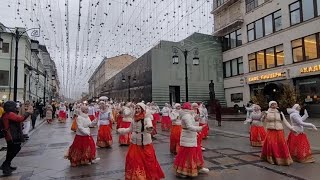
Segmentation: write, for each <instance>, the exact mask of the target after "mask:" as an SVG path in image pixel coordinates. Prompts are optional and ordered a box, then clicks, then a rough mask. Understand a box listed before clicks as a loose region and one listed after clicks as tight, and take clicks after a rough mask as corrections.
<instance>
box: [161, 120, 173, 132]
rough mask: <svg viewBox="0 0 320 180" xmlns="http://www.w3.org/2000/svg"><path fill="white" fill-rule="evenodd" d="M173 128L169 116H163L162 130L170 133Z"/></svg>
mask: <svg viewBox="0 0 320 180" xmlns="http://www.w3.org/2000/svg"><path fill="white" fill-rule="evenodd" d="M170 128H171V119H170V117H169V116H162V120H161V130H162V131H170Z"/></svg>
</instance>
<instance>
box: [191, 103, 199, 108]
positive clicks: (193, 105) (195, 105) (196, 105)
mask: <svg viewBox="0 0 320 180" xmlns="http://www.w3.org/2000/svg"><path fill="white" fill-rule="evenodd" d="M191 106H192V107H198V106H199V105H198V104H197V103H192V104H191Z"/></svg>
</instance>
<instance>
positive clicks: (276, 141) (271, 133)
mask: <svg viewBox="0 0 320 180" xmlns="http://www.w3.org/2000/svg"><path fill="white" fill-rule="evenodd" d="M277 108H278V104H277V102H275V101H270V102H269V109H268V111H266V115H265V116H264V118H263V120H264V121H265V122H266V128H267V135H266V138H265V140H264V143H263V146H262V152H261V159H262V160H264V161H267V162H269V163H270V164H276V165H284V166H288V165H290V164H292V163H293V161H292V158H291V156H290V152H289V148H288V145H287V142H286V140H285V137H284V130H283V126H282V122H283V123H284V124H285V125H286V126H287V127H288V128H289V129H290V130H291V131H294V132H295V129H294V128H293V127H292V126H291V125H290V124H289V123H288V121H287V120H286V118H285V116H284V114H283V113H282V112H280V111H279V110H278V109H277Z"/></svg>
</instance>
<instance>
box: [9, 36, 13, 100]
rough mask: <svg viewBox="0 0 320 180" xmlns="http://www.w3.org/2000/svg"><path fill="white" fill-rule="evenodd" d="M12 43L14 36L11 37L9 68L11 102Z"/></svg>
mask: <svg viewBox="0 0 320 180" xmlns="http://www.w3.org/2000/svg"><path fill="white" fill-rule="evenodd" d="M12 42H13V35H12V36H11V43H10V68H9V100H11V69H12V48H13V46H12Z"/></svg>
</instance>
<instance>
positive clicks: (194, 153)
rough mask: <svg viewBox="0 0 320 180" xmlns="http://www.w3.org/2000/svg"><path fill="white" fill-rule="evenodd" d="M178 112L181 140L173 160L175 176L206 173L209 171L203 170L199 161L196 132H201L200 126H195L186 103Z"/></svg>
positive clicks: (201, 162)
mask: <svg viewBox="0 0 320 180" xmlns="http://www.w3.org/2000/svg"><path fill="white" fill-rule="evenodd" d="M182 109H183V110H181V111H180V117H181V126H182V132H181V138H180V148H179V151H178V154H177V156H176V158H175V160H174V166H173V167H174V170H175V171H176V175H177V176H180V177H183V178H186V177H195V176H198V173H208V172H209V169H207V168H204V160H203V157H202V159H199V156H198V143H197V136H198V133H197V132H201V131H202V126H197V125H196V124H197V123H196V121H195V119H194V116H193V113H194V111H193V110H192V107H191V104H190V103H189V102H186V103H184V104H183V106H182Z"/></svg>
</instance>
